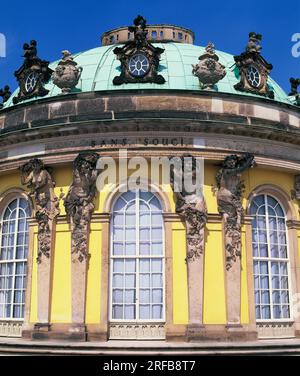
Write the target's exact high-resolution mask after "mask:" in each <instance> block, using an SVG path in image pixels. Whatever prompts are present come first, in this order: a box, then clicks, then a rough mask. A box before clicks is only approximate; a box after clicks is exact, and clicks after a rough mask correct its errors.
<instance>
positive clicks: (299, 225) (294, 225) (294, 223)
mask: <svg viewBox="0 0 300 376" xmlns="http://www.w3.org/2000/svg"><path fill="white" fill-rule="evenodd" d="M286 226H287V228H288V229H289V230H291V229H296V230H300V221H298V220H295V219H290V220H288V221H286Z"/></svg>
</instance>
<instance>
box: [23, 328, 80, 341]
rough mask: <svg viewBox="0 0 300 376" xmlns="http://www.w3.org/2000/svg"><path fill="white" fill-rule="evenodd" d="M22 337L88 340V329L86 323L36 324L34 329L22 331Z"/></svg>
mask: <svg viewBox="0 0 300 376" xmlns="http://www.w3.org/2000/svg"><path fill="white" fill-rule="evenodd" d="M22 337H23V338H26V339H32V340H67V341H82V342H85V341H87V329H86V326H85V325H81V324H80V325H69V324H44V323H43V324H41V323H36V324H34V326H33V328H32V329H26V330H23V332H22Z"/></svg>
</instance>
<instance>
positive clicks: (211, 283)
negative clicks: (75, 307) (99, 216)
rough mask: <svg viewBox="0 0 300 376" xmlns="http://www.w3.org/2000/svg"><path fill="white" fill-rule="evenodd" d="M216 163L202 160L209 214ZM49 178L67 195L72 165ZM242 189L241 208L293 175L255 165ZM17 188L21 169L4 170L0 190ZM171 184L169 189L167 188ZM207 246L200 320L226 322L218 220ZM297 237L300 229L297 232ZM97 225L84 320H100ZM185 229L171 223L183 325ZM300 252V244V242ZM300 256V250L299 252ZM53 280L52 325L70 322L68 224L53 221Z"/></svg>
mask: <svg viewBox="0 0 300 376" xmlns="http://www.w3.org/2000/svg"><path fill="white" fill-rule="evenodd" d="M218 169H219V167H218V166H215V165H213V164H208V163H207V164H206V169H205V179H204V183H205V186H204V195H205V198H206V203H207V207H208V211H209V213H217V212H218V211H217V201H216V197H215V195H214V193H213V191H212V186H213V185H215V175H216V173H217V171H218ZM53 177H54V179H55V181H56V188H55V192H56V194H57V196H59V195H60V193H61V188H62V190H63V193H64V194H65V195H66V194H67V192H68V188H69V185H70V183H71V182H72V168H71V166H68V167H61V168H55V169H54V170H53ZM243 180H244V183H245V192H244V198H243V206H244V208H246V205H247V197H248V196H249V195H250V193H251V191H252V190H253V189H254V188H255V187H257V186H258V185H262V184H274V185H276V186H278V187H279V188H281V189H282V190H283V191H284V192H286V194H288V195H290V191H291V189H293V184H294V177H293V174H290V173H287V172H281V171H275V170H268V169H263V168H258V167H256V168H254V169H251V170H249V171H247V172H245V173H244V174H243ZM13 187H20V188H24V187H21V184H20V176H19V173H18V172H16V173H12V174H7V175H5V176H1V178H0V194H1V193H3V192H4V191H6V190H8V189H9V188H13ZM169 188H170V187H169ZM112 189H113V186H109V185H107V186H106V187H105V188H104V189H103V191H101V192H100V194H98V195H97V198H96V201H95V212H96V213H101V212H103V205H104V203H105V201H106V198H107V195H108V194H109V193H110V192H111V190H112ZM166 196H167V197H168V199H169V202H170V206H171V211H172V212H175V200H174V195H173V193H172V191H171V189H168V190H167V192H166ZM292 204H293V206H294V209H295V210H294V211H295V213H297V218H299V213H298V202H297V201H296V200H294V201H293V203H292ZM60 209H61V214H62V215H64V214H65V210H64V206H63V201H61V202H60ZM207 228H208V231H207V238H206V244H205V247H206V250H205V270H204V323H207V324H224V323H226V304H225V281H224V259H223V253H222V252H223V244H222V232H221V225H220V224H208V226H207ZM299 238H300V233H299ZM101 239H102V230H101V224H99V223H92V224H91V235H90V245H89V252H90V254H91V258H90V263H89V269H88V276H87V305H86V320H87V323H90V324H92V323H99V322H100V321H99V320H100V313H101V312H100V309H101ZM185 242H186V239H185V229H184V226H183V225H182V223H181V222H178V223H173V224H172V243H173V250H172V251H173V317H174V324H186V323H187V322H188V287H187V269H186V263H185V257H186V254H185V252H186V250H185ZM36 243H37V239H36V235H35V239H34V255H33V270H32V286H31V312H30V321H31V322H36V320H37V264H36V261H35V260H36V256H37V249H36ZM299 250H300V246H299ZM299 260H300V251H299ZM53 276H54V280H53V293H52V304H51V320H52V322H53V323H68V322H70V321H71V235H70V232H69V226H68V225H66V224H58V225H57V233H56V251H55V257H54V273H53ZM241 302H242V305H241V314H242V322H243V323H247V322H248V321H249V309H248V286H247V270H246V248H245V233H244V229H243V233H242V297H241Z"/></svg>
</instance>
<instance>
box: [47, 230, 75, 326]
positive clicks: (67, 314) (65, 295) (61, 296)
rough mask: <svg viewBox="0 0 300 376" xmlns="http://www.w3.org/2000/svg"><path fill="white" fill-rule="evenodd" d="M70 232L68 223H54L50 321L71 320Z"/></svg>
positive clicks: (68, 321) (65, 321)
mask: <svg viewBox="0 0 300 376" xmlns="http://www.w3.org/2000/svg"><path fill="white" fill-rule="evenodd" d="M71 304H72V298H71V234H70V231H69V225H68V224H57V225H56V239H55V253H54V269H53V288H52V304H51V322H53V323H70V322H71Z"/></svg>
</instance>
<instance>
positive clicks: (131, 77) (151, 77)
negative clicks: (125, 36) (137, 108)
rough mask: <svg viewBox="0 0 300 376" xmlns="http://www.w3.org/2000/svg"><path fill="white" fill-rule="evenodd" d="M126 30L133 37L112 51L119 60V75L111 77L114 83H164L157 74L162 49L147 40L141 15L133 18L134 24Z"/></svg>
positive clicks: (144, 21)
mask: <svg viewBox="0 0 300 376" xmlns="http://www.w3.org/2000/svg"><path fill="white" fill-rule="evenodd" d="M128 31H129V32H132V33H133V34H134V39H133V40H130V41H128V42H127V43H125V45H124V46H123V47H116V48H115V49H114V53H115V54H116V55H117V59H118V60H120V62H121V75H120V76H116V77H114V79H113V84H114V85H122V84H124V83H143V82H150V83H156V84H164V83H165V79H164V77H163V76H162V75H160V74H158V73H157V71H158V67H159V60H160V55H161V54H162V53H163V52H164V49H162V48H159V47H154V46H153V44H151V43H150V42H148V41H147V33H148V32H147V30H146V20H145V18H144V17H142V16H137V17H136V18H135V19H134V26H129V27H128Z"/></svg>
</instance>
